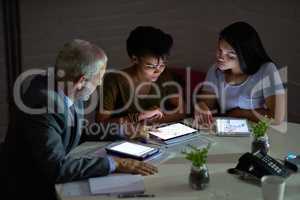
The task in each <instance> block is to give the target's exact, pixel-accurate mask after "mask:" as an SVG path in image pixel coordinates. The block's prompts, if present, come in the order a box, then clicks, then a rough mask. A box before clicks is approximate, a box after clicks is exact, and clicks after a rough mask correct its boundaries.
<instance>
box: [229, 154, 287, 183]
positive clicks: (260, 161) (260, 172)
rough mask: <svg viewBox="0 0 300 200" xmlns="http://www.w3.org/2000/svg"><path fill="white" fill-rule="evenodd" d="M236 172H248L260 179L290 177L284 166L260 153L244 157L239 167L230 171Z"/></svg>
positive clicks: (240, 160) (240, 159) (241, 158)
mask: <svg viewBox="0 0 300 200" xmlns="http://www.w3.org/2000/svg"><path fill="white" fill-rule="evenodd" d="M234 170H237V171H242V172H246V173H248V174H250V175H252V176H255V177H256V178H259V179H260V178H261V177H263V176H265V175H276V176H282V177H287V176H289V172H288V171H287V169H286V167H285V166H284V165H282V164H281V163H279V162H278V161H277V160H275V159H274V158H272V157H271V156H269V155H266V154H262V153H261V152H260V151H258V152H255V153H253V154H251V153H245V154H244V155H242V156H241V157H240V158H239V162H238V164H237V166H236V167H235V168H233V169H229V170H228V172H229V173H235V172H234Z"/></svg>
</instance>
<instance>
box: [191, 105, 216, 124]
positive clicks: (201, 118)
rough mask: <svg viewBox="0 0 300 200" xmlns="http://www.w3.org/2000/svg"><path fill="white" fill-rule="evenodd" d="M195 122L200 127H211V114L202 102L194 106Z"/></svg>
mask: <svg viewBox="0 0 300 200" xmlns="http://www.w3.org/2000/svg"><path fill="white" fill-rule="evenodd" d="M194 117H195V121H196V122H197V123H199V124H200V125H205V126H208V127H211V125H212V124H213V121H214V119H213V116H212V112H211V111H210V110H209V108H208V106H207V105H206V104H205V103H204V102H200V103H199V104H198V105H196V106H195V114H194Z"/></svg>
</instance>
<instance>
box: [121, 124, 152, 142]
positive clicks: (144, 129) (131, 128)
mask: <svg viewBox="0 0 300 200" xmlns="http://www.w3.org/2000/svg"><path fill="white" fill-rule="evenodd" d="M123 129H124V130H123V131H124V134H125V136H126V137H127V138H129V139H142V140H144V141H148V140H149V131H150V130H151V129H152V128H151V126H146V125H144V124H141V123H126V124H123Z"/></svg>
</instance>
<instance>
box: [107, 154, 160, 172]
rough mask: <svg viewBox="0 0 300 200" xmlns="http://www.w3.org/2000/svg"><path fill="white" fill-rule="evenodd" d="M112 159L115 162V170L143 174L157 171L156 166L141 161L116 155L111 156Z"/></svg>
mask: <svg viewBox="0 0 300 200" xmlns="http://www.w3.org/2000/svg"><path fill="white" fill-rule="evenodd" d="M113 160H114V161H115V163H116V172H122V173H130V174H141V175H143V176H148V175H152V174H155V173H157V172H158V170H157V167H155V166H153V165H151V164H148V163H145V162H142V161H138V160H133V159H129V158H126V159H123V158H117V157H113Z"/></svg>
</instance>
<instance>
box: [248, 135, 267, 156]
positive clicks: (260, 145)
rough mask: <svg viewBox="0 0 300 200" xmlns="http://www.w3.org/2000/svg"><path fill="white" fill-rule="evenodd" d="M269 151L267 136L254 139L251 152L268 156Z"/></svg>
mask: <svg viewBox="0 0 300 200" xmlns="http://www.w3.org/2000/svg"><path fill="white" fill-rule="evenodd" d="M269 150H270V143H269V138H268V136H267V135H265V136H264V137H260V138H254V139H253V141H252V144H251V152H252V153H255V152H257V151H260V152H261V153H262V154H268V152H269Z"/></svg>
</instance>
